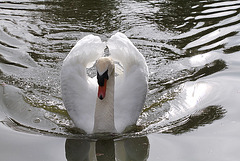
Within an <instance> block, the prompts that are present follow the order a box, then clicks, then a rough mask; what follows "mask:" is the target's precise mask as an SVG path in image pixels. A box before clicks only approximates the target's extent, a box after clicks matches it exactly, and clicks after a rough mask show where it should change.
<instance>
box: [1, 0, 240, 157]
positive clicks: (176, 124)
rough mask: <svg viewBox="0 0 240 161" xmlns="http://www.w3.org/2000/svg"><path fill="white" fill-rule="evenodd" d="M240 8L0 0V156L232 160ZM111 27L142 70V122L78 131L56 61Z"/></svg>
mask: <svg viewBox="0 0 240 161" xmlns="http://www.w3.org/2000/svg"><path fill="white" fill-rule="evenodd" d="M239 12H240V2H239V1H237V0H230V1H227V0H212V1H197V0H191V1H179V0H165V1H161V0H160V1H137V0H135V1H134V0H131V1H124V0H122V1H110V0H100V1H99V0H91V1H78V0H71V1H70V0H59V1H56V0H48V1H41V0H21V1H17V0H8V1H5V0H3V1H1V2H0V83H1V85H0V119H1V120H0V121H1V124H0V130H1V133H0V140H1V146H0V154H1V158H2V159H3V160H6V161H11V160H24V161H28V160H29V161H30V160H36V161H38V160H58V161H60V160H114V159H116V160H117V159H118V160H138V161H139V160H152V161H155V160H189V161H190V160H231V161H234V160H238V158H239V157H240V156H239V153H238V152H237V149H239V148H240V139H239V133H240V119H239V113H240V110H239V108H238V106H239V103H240V99H239V97H240V85H239V81H240V72H239V71H240V70H239V69H240V62H239V60H240V56H239V54H240V52H239V49H240V45H239V44H240V37H239V36H240V33H239V31H240V25H239V22H240V19H239V17H240V13H239ZM118 31H120V32H123V33H125V34H126V35H127V36H128V37H129V39H130V40H131V41H132V42H133V43H134V45H135V46H136V47H137V48H138V49H139V51H140V52H141V53H142V54H143V55H144V57H145V58H146V62H147V65H148V67H149V91H148V95H147V100H146V103H145V106H144V110H143V112H142V114H141V116H140V117H139V120H138V125H139V126H141V127H142V128H141V129H138V130H137V131H136V132H131V133H124V134H121V135H118V136H114V137H110V138H105V139H99V138H98V137H95V136H86V135H82V134H79V132H78V131H77V130H76V129H75V128H74V127H73V123H72V121H71V119H70V118H69V116H68V114H67V112H66V110H65V108H64V106H63V103H62V99H61V90H60V70H61V65H62V61H63V60H64V58H65V57H66V55H67V54H68V53H69V51H70V50H71V48H72V47H73V46H74V45H75V43H76V42H77V40H79V39H81V38H82V37H84V36H85V35H88V34H94V35H97V36H100V37H101V39H102V40H103V41H107V39H108V38H109V37H110V36H111V35H113V34H114V33H116V32H118ZM90 74H91V70H90ZM23 147H24V148H23ZM13 154H14V155H13Z"/></svg>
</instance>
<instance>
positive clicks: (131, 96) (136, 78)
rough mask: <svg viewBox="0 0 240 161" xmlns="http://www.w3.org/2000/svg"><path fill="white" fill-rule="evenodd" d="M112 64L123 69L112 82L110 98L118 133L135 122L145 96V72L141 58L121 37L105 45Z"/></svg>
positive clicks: (114, 38)
mask: <svg viewBox="0 0 240 161" xmlns="http://www.w3.org/2000/svg"><path fill="white" fill-rule="evenodd" d="M107 46H108V48H109V52H110V54H111V57H112V59H113V60H114V61H118V62H120V63H121V64H122V65H123V68H124V73H123V75H122V76H119V78H121V79H119V78H118V77H117V78H116V82H115V96H114V117H115V126H116V129H117V131H118V132H122V131H124V129H125V128H126V127H127V126H129V125H133V124H135V123H136V122H137V119H138V117H139V115H140V113H141V111H142V108H143V106H144V102H145V99H146V94H147V88H148V85H147V80H148V68H147V65H146V62H145V59H144V57H143V55H142V54H141V53H140V52H139V51H138V50H137V48H136V47H135V46H134V45H133V43H132V42H131V41H130V40H129V39H128V38H127V37H126V36H125V35H124V34H122V33H116V34H115V35H113V36H112V37H111V38H110V39H109V40H108V42H107Z"/></svg>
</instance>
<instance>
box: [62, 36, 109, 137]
mask: <svg viewBox="0 0 240 161" xmlns="http://www.w3.org/2000/svg"><path fill="white" fill-rule="evenodd" d="M105 47H106V45H105V43H103V42H102V41H101V39H100V38H99V37H98V36H93V35H88V36H86V37H84V38H83V39H81V40H79V41H78V42H77V44H76V45H75V46H74V47H73V48H72V50H71V51H70V53H69V54H68V56H67V57H66V58H65V60H64V62H63V66H62V71H61V88H62V98H63V101H64V105H65V107H66V109H67V111H68V113H69V115H70V117H71V118H72V120H73V122H74V124H75V125H76V126H77V127H79V128H81V129H82V130H84V131H86V132H87V133H91V132H92V130H93V124H94V111H95V103H96V95H97V81H96V80H95V81H94V80H93V78H90V77H88V76H87V74H86V67H87V66H88V65H89V64H91V63H92V62H95V61H96V59H98V58H99V57H100V56H102V54H103V52H104V49H105Z"/></svg>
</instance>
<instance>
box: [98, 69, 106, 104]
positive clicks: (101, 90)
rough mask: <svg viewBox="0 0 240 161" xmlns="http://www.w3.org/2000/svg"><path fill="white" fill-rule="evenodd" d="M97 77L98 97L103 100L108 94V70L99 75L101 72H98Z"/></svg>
mask: <svg viewBox="0 0 240 161" xmlns="http://www.w3.org/2000/svg"><path fill="white" fill-rule="evenodd" d="M97 79H98V98H99V99H100V100H102V99H104V97H105V96H106V89H107V80H108V70H107V71H106V72H104V73H103V74H102V75H99V73H98V72H97Z"/></svg>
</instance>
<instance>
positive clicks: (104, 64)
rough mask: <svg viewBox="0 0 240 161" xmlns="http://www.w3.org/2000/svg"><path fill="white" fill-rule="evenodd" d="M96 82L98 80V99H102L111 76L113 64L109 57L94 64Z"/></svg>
mask: <svg viewBox="0 0 240 161" xmlns="http://www.w3.org/2000/svg"><path fill="white" fill-rule="evenodd" d="M96 68H97V80H98V85H99V87H98V98H99V99H101V100H102V99H104V97H105V95H106V89H107V81H108V79H109V77H110V76H112V73H113V70H114V63H113V61H112V59H111V58H109V57H102V58H99V59H98V60H97V62H96Z"/></svg>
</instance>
